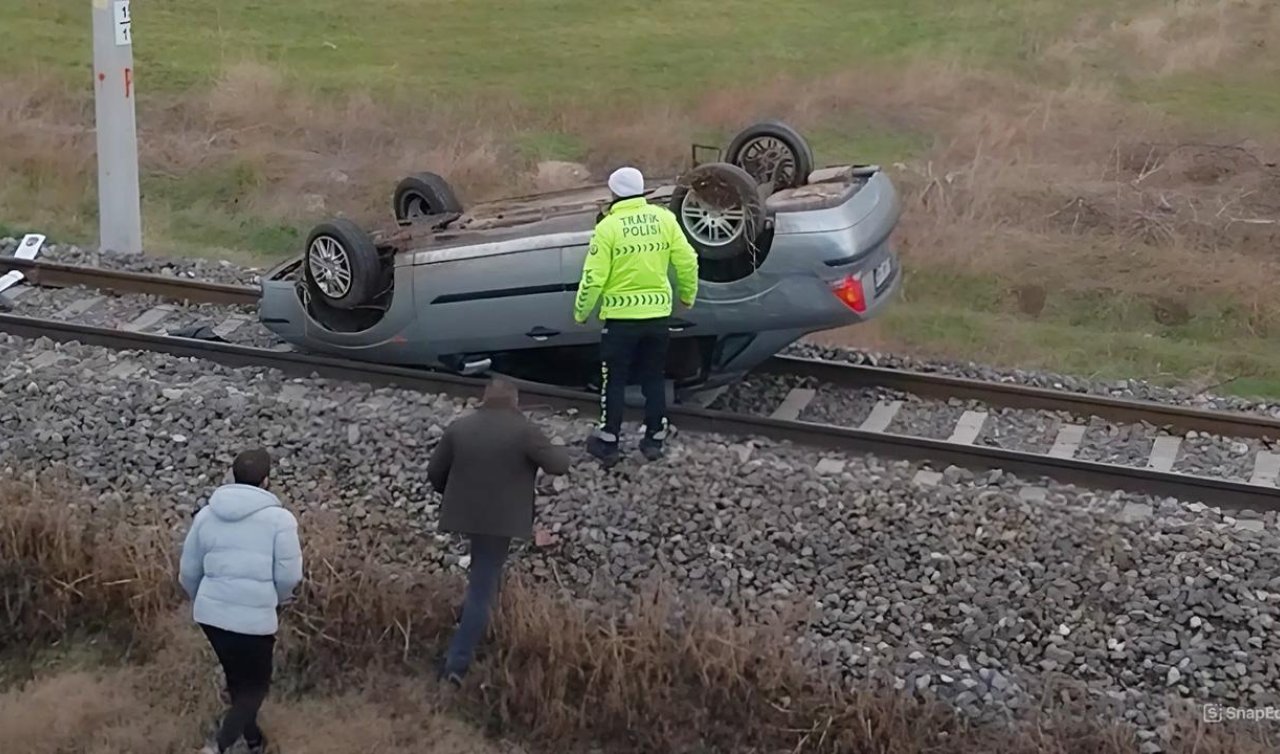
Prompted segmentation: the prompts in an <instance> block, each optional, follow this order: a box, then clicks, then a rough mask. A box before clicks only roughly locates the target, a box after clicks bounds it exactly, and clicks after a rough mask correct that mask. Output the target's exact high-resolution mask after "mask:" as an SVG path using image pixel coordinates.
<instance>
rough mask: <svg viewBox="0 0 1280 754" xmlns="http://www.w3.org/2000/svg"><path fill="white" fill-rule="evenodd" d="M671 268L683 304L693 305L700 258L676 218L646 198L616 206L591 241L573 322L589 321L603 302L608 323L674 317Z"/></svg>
mask: <svg viewBox="0 0 1280 754" xmlns="http://www.w3.org/2000/svg"><path fill="white" fill-rule="evenodd" d="M671 267H674V268H675V271H676V286H677V289H678V291H679V294H680V302H681V303H683V304H684V305H685V306H693V302H694V299H695V298H696V297H697V295H698V254H697V252H695V251H694V250H693V246H691V245H690V244H689V239H687V238H685V235H684V231H683V230H681V229H680V224H679V222H678V221H677V220H676V216H675V215H674V214H672V213H671V211H670V210H668V209H667V208H665V207H659V206H657V205H654V204H650V203H649V201H648V200H647V199H645V198H644V197H642V196H640V197H634V198H630V199H623V200H621V201H618V202H615V203H614V204H613V206H611V207H610V208H609V210H608V212H607V214H605V216H604V218H603V219H601V220H600V222H599V223H597V224H596V229H595V233H594V234H593V235H592V236H591V246H590V248H589V249H588V251H587V259H586V261H585V262H584V263H583V265H582V279H581V281H579V283H578V295H577V298H576V299H575V300H574V307H573V318H574V319H575V320H577V321H578V322H579V323H582V322H586V321H587V318H588V317H590V316H591V312H592V311H593V310H594V309H595V308H596V304H597V303H599V304H600V319H602V320H611V319H655V318H658V317H669V316H671V304H672V302H671V281H670V279H669V278H668V277H667V270H668V269H669V268H671Z"/></svg>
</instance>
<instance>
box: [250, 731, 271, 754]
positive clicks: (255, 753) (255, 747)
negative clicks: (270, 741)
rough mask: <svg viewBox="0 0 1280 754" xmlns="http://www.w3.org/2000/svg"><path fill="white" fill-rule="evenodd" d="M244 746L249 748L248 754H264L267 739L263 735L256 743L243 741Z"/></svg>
mask: <svg viewBox="0 0 1280 754" xmlns="http://www.w3.org/2000/svg"><path fill="white" fill-rule="evenodd" d="M244 743H245V746H247V747H248V748H249V754H266V751H267V737H266V736H265V735H264V736H263V737H262V738H260V739H258V740H257V741H253V742H250V741H249V739H247V738H246V739H245V740H244Z"/></svg>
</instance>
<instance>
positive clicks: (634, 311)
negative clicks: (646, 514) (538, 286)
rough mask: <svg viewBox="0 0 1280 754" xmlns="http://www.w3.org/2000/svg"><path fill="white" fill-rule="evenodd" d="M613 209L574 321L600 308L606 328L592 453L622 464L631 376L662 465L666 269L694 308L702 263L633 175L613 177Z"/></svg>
mask: <svg viewBox="0 0 1280 754" xmlns="http://www.w3.org/2000/svg"><path fill="white" fill-rule="evenodd" d="M609 191H610V192H611V193H612V194H613V201H612V203H611V204H610V205H609V208H608V209H607V210H605V213H604V216H603V217H602V218H601V220H600V222H599V223H597V224H596V228H595V233H594V234H593V235H592V237H591V246H590V247H589V249H588V251H587V259H586V262H584V263H583V265H582V280H581V281H580V282H579V283H578V295H577V298H576V299H575V301H574V312H573V317H574V319H575V320H577V321H578V322H579V323H584V322H586V321H587V318H588V317H590V316H591V313H592V312H593V311H594V310H595V308H596V305H597V304H599V305H600V319H601V321H602V322H603V323H604V328H603V329H602V331H601V335H600V360H601V362H602V367H601V386H600V392H601V398H600V404H601V416H600V426H599V427H598V428H597V429H596V431H595V432H593V433H592V435H591V437H590V438H588V440H587V451H588V452H589V453H591V455H593V456H595V457H596V458H597V459H599V460H600V461H601V462H602V463H604V464H605V465H606V466H612V465H613V464H614V463H616V462H617V461H618V458H619V450H618V438H619V435H620V434H621V431H622V412H623V408H624V406H625V395H626V387H627V383H628V381H629V378H630V377H631V375H632V370H633V369H634V370H635V373H636V376H637V377H638V378H639V382H640V386H641V389H642V391H643V393H644V401H645V434H644V439H643V440H641V441H640V452H641V453H643V454H644V456H645V458H647V459H649V460H651V461H654V460H657V459H659V458H661V457H662V452H663V441H664V440H665V439H666V437H667V419H666V392H665V377H666V375H665V371H666V361H667V341H668V330H667V326H668V323H667V319H668V318H669V317H670V316H671V308H672V301H671V299H672V294H671V281H670V279H669V278H668V269H669V268H671V267H674V268H675V272H676V287H677V290H678V292H679V296H680V302H681V303H682V304H684V305H685V307H691V306H693V302H694V299H695V297H696V296H697V293H698V256H697V253H696V252H695V251H694V250H693V247H692V246H691V245H690V244H689V241H688V239H686V238H685V235H684V231H683V230H681V228H680V225H679V223H678V222H677V221H676V217H675V215H673V214H672V213H671V212H670V210H668V209H666V208H665V207H659V206H657V205H653V204H650V203H649V201H648V199H646V198H645V196H644V176H643V175H641V174H640V171H639V170H636V169H635V168H633V167H624V168H619V169H618V170H615V171H614V172H613V174H612V175H610V176H609Z"/></svg>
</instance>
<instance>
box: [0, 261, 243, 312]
mask: <svg viewBox="0 0 1280 754" xmlns="http://www.w3.org/2000/svg"><path fill="white" fill-rule="evenodd" d="M9 270H17V271H18V272H21V273H22V276H23V277H24V278H26V279H27V280H30V281H31V282H32V283H34V284H36V285H40V286H46V287H49V288H71V287H75V286H78V285H82V286H85V287H87V288H96V289H98V290H103V291H113V292H115V293H133V294H142V295H148V296H159V297H161V298H167V299H173V300H177V301H190V302H192V303H197V304H236V305H240V306H253V305H255V304H257V303H258V299H259V298H260V297H261V289H259V288H258V287H256V286H247V285H227V284H224V283H210V282H207V281H204V280H191V279H188V278H180V277H171V276H169V275H154V274H151V273H145V272H125V271H124V270H111V269H106V268H102V267H82V266H79V265H72V264H59V263H56V262H47V261H42V260H39V259H30V260H28V259H17V258H15V257H0V271H4V272H7V271H9Z"/></svg>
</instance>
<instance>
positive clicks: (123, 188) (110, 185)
mask: <svg viewBox="0 0 1280 754" xmlns="http://www.w3.org/2000/svg"><path fill="white" fill-rule="evenodd" d="M92 2H93V85H94V115H95V121H96V125H97V134H98V243H99V247H100V250H101V251H102V252H105V253H112V252H114V253H119V254H140V253H141V252H142V200H141V197H140V196H139V190H138V131H137V122H136V120H135V111H134V106H133V101H134V98H135V95H136V92H135V90H134V86H133V14H132V11H131V9H130V7H129V0H92Z"/></svg>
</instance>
